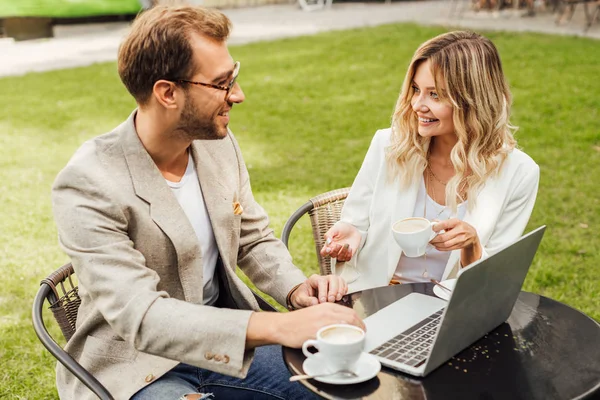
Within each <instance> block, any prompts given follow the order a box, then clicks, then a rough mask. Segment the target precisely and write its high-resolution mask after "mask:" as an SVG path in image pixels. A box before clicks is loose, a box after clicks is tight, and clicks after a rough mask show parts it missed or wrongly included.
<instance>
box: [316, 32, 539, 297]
mask: <svg viewBox="0 0 600 400" xmlns="http://www.w3.org/2000/svg"><path fill="white" fill-rule="evenodd" d="M510 104H511V94H510V91H509V88H508V85H507V83H506V79H505V77H504V74H503V72H502V65H501V62H500V57H499V55H498V51H497V50H496V47H495V46H494V44H493V43H492V42H491V41H490V40H489V39H487V38H484V37H482V36H480V35H478V34H475V33H471V32H450V33H446V34H443V35H440V36H438V37H435V38H433V39H431V40H429V41H427V42H425V43H424V44H422V45H421V47H419V48H418V49H417V51H416V53H415V55H414V56H413V59H412V61H411V63H410V66H409V68H408V72H407V74H406V78H405V80H404V84H403V87H402V92H401V93H400V97H399V99H398V102H397V105H396V110H395V112H394V115H393V118H392V127H391V129H384V130H380V131H378V132H377V133H376V134H375V137H374V138H373V140H372V142H371V146H370V147H369V150H368V152H367V155H366V157H365V160H364V162H363V165H362V167H361V169H360V171H359V173H358V175H357V177H356V179H355V181H354V184H353V185H352V189H351V191H350V194H349V196H348V198H347V200H346V202H345V204H344V208H343V210H342V217H341V221H339V222H338V223H336V224H335V225H334V226H333V227H332V228H331V229H330V230H329V231H328V232H327V233H326V234H325V238H326V240H327V244H326V245H325V246H324V247H323V249H322V250H321V253H322V254H323V255H329V256H331V257H332V258H334V259H336V260H337V261H338V262H341V261H345V262H346V266H345V268H344V269H345V270H346V272H344V273H343V274H342V276H346V278H347V279H348V280H352V279H353V277H352V276H351V275H352V274H349V273H351V272H352V271H353V269H352V268H350V269H349V268H348V267H349V266H350V267H355V268H356V270H358V271H359V274H358V278H357V279H356V281H355V282H352V283H351V285H350V289H351V290H353V291H355V290H361V289H365V288H370V287H377V286H384V285H387V284H389V283H404V282H421V281H422V282H429V280H430V279H431V278H434V279H438V280H442V279H447V278H452V277H456V274H457V273H458V271H459V270H460V268H462V267H464V266H467V265H469V264H471V263H473V262H475V261H477V260H479V259H481V258H483V257H486V256H488V255H491V254H494V253H495V252H496V251H498V250H499V249H500V248H502V247H503V246H505V245H507V244H509V243H511V242H512V241H514V240H515V239H517V238H518V237H520V236H521V235H522V233H523V230H524V229H525V226H526V225H527V221H528V220H529V217H530V215H531V211H532V209H533V205H534V203H535V198H536V194H537V188H538V182H539V167H538V166H537V164H536V163H535V162H534V161H533V160H532V159H531V158H530V157H529V156H528V155H526V154H525V153H523V152H522V151H520V150H518V149H516V141H515V139H514V138H513V132H514V131H515V130H516V128H515V127H514V126H512V125H511V124H510V122H509V115H510ZM406 217H425V218H427V219H429V220H438V221H440V222H438V223H437V224H435V225H434V228H433V229H434V231H436V232H438V233H439V234H438V235H437V236H436V237H435V238H434V239H433V240H431V242H430V244H431V246H429V249H428V251H427V252H426V253H425V255H424V256H422V257H418V258H409V257H405V256H403V255H402V251H401V249H400V247H399V246H398V245H397V244H396V242H395V241H394V239H393V237H392V231H391V226H392V224H393V223H394V222H395V221H398V220H400V219H402V218H406ZM340 267H341V265H339V266H338V273H339V269H340Z"/></svg>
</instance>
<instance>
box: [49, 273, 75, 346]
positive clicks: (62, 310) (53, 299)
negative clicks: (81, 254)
mask: <svg viewBox="0 0 600 400" xmlns="http://www.w3.org/2000/svg"><path fill="white" fill-rule="evenodd" d="M74 275H75V271H74V270H73V265H71V263H68V264H65V265H63V266H62V267H60V268H59V269H57V270H56V271H54V272H53V273H52V274H50V275H49V276H48V277H47V278H46V279H44V280H43V281H42V283H45V284H47V285H48V286H50V289H51V290H52V291H51V292H50V293H49V294H48V297H47V298H48V302H49V303H50V310H52V314H53V315H54V318H55V319H56V321H57V322H58V326H59V327H60V330H61V331H62V334H63V336H64V337H65V339H66V340H67V341H68V340H69V339H71V336H73V334H74V333H75V329H76V323H77V311H78V309H79V305H80V304H81V299H80V298H79V289H78V287H77V285H76V284H75V283H74V282H73V279H74Z"/></svg>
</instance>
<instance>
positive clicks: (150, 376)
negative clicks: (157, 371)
mask: <svg viewBox="0 0 600 400" xmlns="http://www.w3.org/2000/svg"><path fill="white" fill-rule="evenodd" d="M153 380H154V375H152V374H148V375H147V376H146V379H145V381H146V383H150V382H152V381H153Z"/></svg>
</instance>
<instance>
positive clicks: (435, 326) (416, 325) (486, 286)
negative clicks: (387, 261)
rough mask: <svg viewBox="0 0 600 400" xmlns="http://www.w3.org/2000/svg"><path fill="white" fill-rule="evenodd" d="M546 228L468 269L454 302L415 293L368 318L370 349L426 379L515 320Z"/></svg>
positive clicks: (390, 363)
mask: <svg viewBox="0 0 600 400" xmlns="http://www.w3.org/2000/svg"><path fill="white" fill-rule="evenodd" d="M545 229H546V227H545V226H541V227H539V228H537V229H536V230H534V231H532V232H530V233H528V234H527V235H525V236H523V237H521V238H520V239H518V240H517V241H516V242H514V243H512V244H510V245H508V246H506V247H504V248H503V249H502V250H500V251H498V252H497V253H496V254H494V255H493V256H490V257H488V258H486V259H484V260H480V261H477V262H475V263H473V264H472V265H470V266H468V267H467V268H465V269H464V270H463V271H462V272H461V273H460V275H459V277H458V279H457V281H456V286H455V287H454V290H452V293H451V296H450V299H449V300H448V301H445V300H442V299H439V298H437V297H432V296H426V295H424V294H420V293H411V294H409V295H408V296H405V297H403V298H402V299H400V300H398V301H396V302H394V303H392V304H390V305H388V306H387V307H385V308H382V309H381V310H379V311H377V312H376V313H374V314H373V315H370V316H368V317H367V318H365V320H364V322H365V324H366V326H367V337H366V342H365V351H367V352H370V353H371V354H374V355H375V356H377V358H378V359H379V361H381V364H383V365H385V366H387V367H390V368H393V369H396V370H399V371H402V372H405V373H407V374H410V375H415V376H425V375H427V374H428V373H430V372H431V371H433V370H434V369H436V368H437V367H439V366H440V365H442V364H443V363H444V362H446V361H447V360H449V359H450V358H451V357H452V356H454V355H456V354H457V353H459V352H460V351H462V350H463V349H465V348H467V347H468V346H470V345H471V344H473V343H474V342H476V341H477V340H478V339H480V338H481V337H483V336H484V335H485V334H486V333H488V332H490V331H491V330H493V329H494V328H496V327H497V326H498V325H500V324H502V323H503V322H504V321H506V320H507V319H508V317H509V316H510V313H511V312H512V309H513V307H514V305H515V302H516V301H517V297H518V296H519V293H520V291H521V286H522V285H523V281H524V280H525V276H526V275H527V271H528V270H529V266H530V265H531V262H532V261H533V257H534V256H535V253H536V251H537V248H538V246H539V244H540V242H541V240H542V236H543V235H544V231H545Z"/></svg>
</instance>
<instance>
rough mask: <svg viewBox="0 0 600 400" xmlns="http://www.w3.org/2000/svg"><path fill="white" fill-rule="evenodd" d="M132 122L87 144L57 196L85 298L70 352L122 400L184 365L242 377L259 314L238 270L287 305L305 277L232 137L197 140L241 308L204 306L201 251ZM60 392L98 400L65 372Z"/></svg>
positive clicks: (226, 273) (197, 158)
mask: <svg viewBox="0 0 600 400" xmlns="http://www.w3.org/2000/svg"><path fill="white" fill-rule="evenodd" d="M134 116H135V111H134V113H132V115H131V116H130V117H129V119H127V121H125V122H124V123H123V124H121V125H120V126H118V127H117V128H116V129H115V130H114V131H112V132H110V133H107V134H105V135H102V136H100V137H97V138H95V139H93V140H91V141H88V142H86V143H85V144H83V145H82V146H81V148H80V149H79V150H78V151H77V152H76V153H75V155H74V156H73V157H72V159H71V160H70V162H69V163H68V164H67V166H66V167H65V168H64V170H63V171H61V172H60V174H59V175H58V177H57V179H56V181H55V183H54V186H53V189H52V202H53V207H54V214H55V219H56V224H57V227H58V234H59V241H60V244H61V247H62V248H63V249H64V251H65V252H66V253H67V255H68V256H69V257H70V258H71V261H72V263H73V267H74V268H75V272H76V274H77V277H78V279H79V287H80V296H81V300H82V301H81V307H80V308H79V315H78V319H77V332H76V333H75V335H74V336H73V338H72V339H71V340H70V341H69V342H68V343H67V346H66V350H67V351H68V352H69V353H70V354H71V355H72V356H73V357H74V358H75V359H76V360H78V361H79V362H80V363H81V364H82V365H83V367H84V368H86V369H88V370H89V371H90V372H91V373H92V374H93V375H94V376H95V377H96V378H97V379H98V380H99V381H100V382H101V383H102V384H103V385H105V386H106V387H107V388H108V390H109V391H110V392H111V393H112V394H113V395H114V397H115V398H116V399H128V398H130V397H131V396H132V395H133V394H134V393H136V392H137V391H139V390H140V389H141V388H142V387H144V386H145V385H148V384H149V383H151V382H153V381H155V380H156V379H157V378H159V377H160V376H161V375H163V374H164V373H166V372H167V371H169V370H170V369H172V368H173V367H174V366H175V365H177V364H178V363H179V362H184V363H188V364H191V365H195V366H198V367H201V368H206V369H209V370H212V371H216V372H219V373H223V374H227V375H232V376H237V377H244V376H245V375H246V373H247V371H248V368H249V366H250V363H251V361H252V357H253V351H248V350H246V349H245V338H246V330H247V325H248V320H249V318H250V315H251V313H252V311H253V310H258V309H259V307H258V305H257V303H256V300H255V299H254V297H253V295H252V293H251V291H250V290H249V289H248V287H247V286H246V285H245V284H244V283H243V282H242V281H241V280H240V279H239V278H238V277H237V275H236V272H235V271H236V266H239V267H240V269H241V270H242V271H243V272H244V274H246V275H247V276H248V277H249V278H250V280H251V281H252V282H254V283H255V284H256V286H257V287H258V288H259V289H260V290H262V291H264V292H266V293H269V294H270V295H271V296H273V297H274V298H275V300H277V301H278V302H279V303H281V304H285V298H286V295H287V293H288V292H289V290H290V289H291V288H292V287H293V286H295V285H296V284H298V283H300V282H302V281H304V280H305V279H306V278H305V276H304V274H303V273H302V272H301V271H300V270H298V269H297V268H296V267H295V266H294V265H293V264H292V260H291V257H290V255H289V253H288V251H287V249H286V248H285V246H284V245H283V244H282V243H281V241H279V240H278V239H276V238H275V237H274V235H273V231H272V230H271V229H270V228H269V226H268V218H267V215H266V213H265V211H264V210H263V209H262V208H261V207H260V206H259V205H258V204H257V203H256V202H255V200H254V197H253V195H252V191H251V189H250V182H249V177H248V171H247V170H246V166H245V164H244V161H243V159H242V155H241V153H240V149H239V147H238V144H237V142H236V140H235V138H234V137H233V135H232V134H231V133H230V134H229V135H228V136H227V137H226V138H225V139H223V140H212V141H202V140H197V141H194V142H193V144H192V146H191V151H192V156H193V160H194V163H195V164H196V168H197V171H198V177H199V181H200V186H201V188H202V193H203V195H204V200H205V203H206V207H207V209H208V214H209V217H210V219H211V222H212V228H213V231H214V234H215V238H216V242H217V246H218V249H219V253H220V261H221V262H220V264H221V265H222V266H223V268H222V269H223V270H222V271H220V273H221V275H222V276H223V277H224V278H226V279H224V281H225V282H226V283H225V285H226V286H227V289H228V290H226V292H228V293H225V294H226V295H228V297H229V298H228V299H227V300H228V302H229V303H232V304H235V307H236V308H237V309H226V310H225V309H220V308H216V307H209V306H204V305H202V289H203V279H202V274H203V268H202V254H201V251H200V245H199V243H198V240H197V238H196V235H195V233H194V230H193V228H192V226H191V224H190V223H189V221H188V219H187V217H186V215H185V213H184V212H183V210H182V209H181V207H180V206H179V203H178V202H177V200H176V198H175V197H174V195H173V194H172V193H171V189H170V188H169V187H168V186H167V184H166V182H165V180H164V178H163V177H162V175H161V174H160V172H159V170H158V168H157V167H156V165H155V164H154V162H153V161H152V159H151V157H150V156H149V154H148V153H147V152H146V150H145V149H144V147H143V145H142V143H141V142H140V140H139V138H138V136H137V133H136V131H135V126H134ZM236 200H238V201H239V203H240V204H241V206H242V208H243V212H242V213H241V214H240V215H236V214H238V213H239V211H238V213H234V204H235V201H236ZM238 210H239V208H238ZM57 386H58V391H59V394H60V397H61V398H62V399H78V400H80V399H93V398H95V397H94V396H93V395H92V394H91V392H89V390H87V388H85V387H84V386H83V385H82V384H81V383H80V382H79V381H78V380H77V379H76V378H75V377H74V376H73V375H72V374H71V373H69V372H68V371H67V370H66V369H65V368H63V367H62V366H61V365H60V364H59V365H58V366H57Z"/></svg>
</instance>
